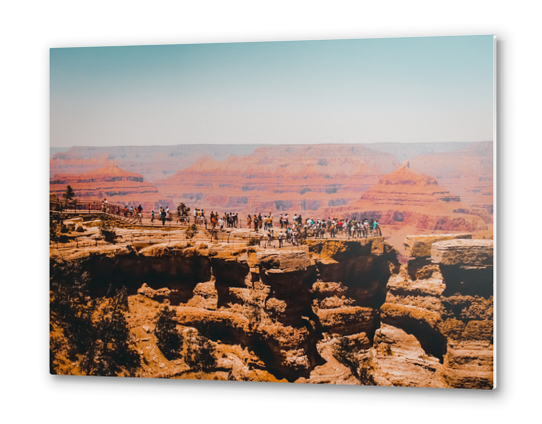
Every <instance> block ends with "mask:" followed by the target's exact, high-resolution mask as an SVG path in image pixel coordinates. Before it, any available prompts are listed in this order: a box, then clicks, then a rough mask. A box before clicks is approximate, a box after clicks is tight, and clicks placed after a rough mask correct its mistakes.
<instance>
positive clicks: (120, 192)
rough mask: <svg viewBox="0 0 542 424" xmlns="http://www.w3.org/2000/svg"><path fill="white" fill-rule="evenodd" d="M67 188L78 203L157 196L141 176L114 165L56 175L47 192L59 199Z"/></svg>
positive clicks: (124, 200) (132, 199)
mask: <svg viewBox="0 0 542 424" xmlns="http://www.w3.org/2000/svg"><path fill="white" fill-rule="evenodd" d="M67 185H70V186H71V187H72V189H73V190H74V192H75V194H76V197H77V198H78V199H81V200H84V199H85V198H92V199H100V198H104V197H107V198H108V199H109V200H110V201H111V203H115V202H120V203H124V202H133V201H134V199H138V198H140V199H141V197H147V198H148V197H149V195H156V194H157V193H158V190H157V188H156V186H155V185H154V184H151V183H148V182H147V181H145V179H144V178H143V175H141V174H138V173H135V172H128V171H124V170H123V169H121V168H119V167H118V166H116V165H108V166H104V167H102V168H98V169H95V170H92V171H88V172H82V173H77V174H71V173H59V174H55V175H54V176H53V178H52V179H51V181H50V192H51V193H52V194H56V195H58V196H62V194H63V193H64V191H65V190H66V186H67Z"/></svg>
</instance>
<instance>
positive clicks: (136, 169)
mask: <svg viewBox="0 0 542 424" xmlns="http://www.w3.org/2000/svg"><path fill="white" fill-rule="evenodd" d="M493 52H494V39H493V37H492V36H465V37H428V38H398V39H367V40H325V41H295V42H276V43H231V44H201V45H169V46H131V47H95V48H70V49H51V149H50V152H51V154H50V158H49V163H50V176H49V178H50V180H49V187H50V249H49V252H50V253H49V260H50V281H49V284H50V372H51V373H52V374H56V375H88V376H117V377H149V378H171V379H206V380H224V381H246V382H284V383H287V382H289V383H306V384H311V383H312V384H342V385H365V386H396V387H426V388H462V389H493V388H494V387H495V366H494V358H495V342H494V339H495V313H494V298H495V266H494V229H495V218H494V217H495V216H496V213H495V210H494V190H495V177H494V176H495V169H494V164H495V163H496V162H495V153H496V152H495V142H494V139H495V135H494V116H493V109H494V94H493V93H494V90H493V88H494V77H493V76H494V65H493V63H494V54H493Z"/></svg>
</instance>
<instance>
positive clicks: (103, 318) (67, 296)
mask: <svg viewBox="0 0 542 424" xmlns="http://www.w3.org/2000/svg"><path fill="white" fill-rule="evenodd" d="M89 282H90V279H89V276H88V274H87V273H85V272H82V271H81V269H80V267H79V266H78V265H77V264H73V263H65V262H61V263H57V264H55V265H54V266H52V267H51V280H50V314H51V315H50V325H51V330H55V331H54V332H53V331H52V333H51V344H50V354H51V358H50V366H51V373H52V374H56V373H60V374H86V375H104V376H106V375H121V374H123V375H132V374H133V372H134V371H135V369H136V368H137V367H138V366H139V365H140V359H139V355H138V354H137V352H136V351H135V350H134V349H133V345H132V340H131V337H130V332H129V329H128V324H127V322H126V319H125V316H124V313H125V312H126V310H127V308H128V301H127V293H126V290H125V289H124V290H120V291H117V292H116V293H112V296H111V297H104V298H92V297H91V295H90V291H89ZM66 363H69V364H70V367H69V368H66V367H64V366H62V365H63V364H66Z"/></svg>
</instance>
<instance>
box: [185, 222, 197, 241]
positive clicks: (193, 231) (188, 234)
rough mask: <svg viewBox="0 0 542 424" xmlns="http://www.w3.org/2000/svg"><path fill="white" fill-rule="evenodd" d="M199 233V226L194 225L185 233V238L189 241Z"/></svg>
mask: <svg viewBox="0 0 542 424" xmlns="http://www.w3.org/2000/svg"><path fill="white" fill-rule="evenodd" d="M197 232H198V226H197V225H196V224H192V225H190V226H189V227H188V229H187V230H186V231H185V237H186V238H187V239H191V238H194V236H195V235H196V233H197Z"/></svg>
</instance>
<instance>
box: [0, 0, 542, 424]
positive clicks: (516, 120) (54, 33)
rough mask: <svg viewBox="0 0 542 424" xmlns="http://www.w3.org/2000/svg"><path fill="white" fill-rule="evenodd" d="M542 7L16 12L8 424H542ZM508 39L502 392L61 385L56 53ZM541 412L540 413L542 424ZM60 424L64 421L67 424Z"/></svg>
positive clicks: (5, 30)
mask: <svg viewBox="0 0 542 424" xmlns="http://www.w3.org/2000/svg"><path fill="white" fill-rule="evenodd" d="M536 4H537V3H536V2H534V1H515V2H498V1H494V0H493V1H475V0H466V1H465V0H455V1H453V2H439V1H431V0H429V1H423V0H411V1H404V0H397V1H395V0H388V1H380V2H378V1H372V2H355V1H344V2H343V1H334V2H323V1H299V2H295V1H273V2H266V4H264V3H263V2H255V1H218V0H216V1H199V2H196V1H191V2H188V1H167V2H161V1H154V2H150V1H136V0H132V1H116V2H113V1H102V0H95V1H93V2H85V3H83V2H73V1H35V2H23V1H19V2H15V1H11V2H3V3H2V6H0V31H1V37H0V46H1V49H0V107H1V110H0V112H1V114H0V117H1V119H0V141H1V142H2V147H3V149H2V152H1V153H0V160H1V167H0V170H1V172H2V180H1V181H2V183H3V192H2V195H3V196H2V198H3V202H2V215H1V216H2V224H3V225H2V226H0V238H2V242H1V243H0V246H1V249H2V255H1V258H2V267H1V269H2V279H1V282H0V284H1V286H0V287H1V289H0V294H1V307H0V314H1V321H0V323H1V326H0V329H1V331H0V340H1V342H0V355H1V362H0V365H1V367H2V372H1V374H0V375H1V381H2V384H1V387H2V395H1V397H0V399H1V402H0V404H1V408H0V417H1V420H2V421H3V422H8V423H9V422H32V421H38V422H49V421H50V422H60V423H63V422H82V423H87V422H101V423H104V422H124V421H128V420H129V421H132V422H153V421H156V420H160V421H162V422H166V421H165V420H171V421H170V422H188V421H189V420H191V421H192V420H194V421H195V420H198V421H199V422H208V421H211V420H220V421H221V422H235V423H238V422H303V423H311V422H313V421H317V422H321V421H329V422H331V421H335V422H362V421H367V420H370V421H371V422H384V423H388V422H389V423H393V422H401V423H403V422H407V423H410V422H416V423H417V422H432V423H434V422H439V423H440V422H443V423H452V422H482V421H484V422H497V421H499V422H500V420H501V419H506V420H507V421H509V420H510V419H516V420H521V419H522V417H523V418H524V419H525V420H529V421H536V420H537V419H539V414H537V411H538V396H536V395H537V394H539V393H538V390H537V389H538V384H539V381H540V377H541V376H540V358H539V356H538V353H539V352H538V347H539V346H540V339H541V336H540V335H539V333H540V331H539V329H540V324H539V320H538V319H537V318H538V314H537V312H538V310H539V309H540V305H539V301H540V298H541V296H540V276H539V274H540V271H539V258H540V247H539V246H538V244H537V241H538V239H539V238H540V229H539V228H540V225H539V223H538V221H539V219H538V210H537V205H538V204H539V197H540V188H539V187H540V186H539V184H540V182H541V181H540V176H539V172H540V170H539V168H540V165H539V163H540V143H541V139H540V131H539V115H540V109H541V108H540V97H541V94H542V92H541V82H540V78H539V76H540V73H541V72H540V71H541V69H540V50H541V49H540V44H539V38H540V35H539V27H540V10H539V6H537V5H536ZM466 34H496V35H497V36H498V39H499V44H498V52H499V63H498V67H499V68H498V69H499V81H498V82H499V84H498V89H499V110H498V116H499V126H498V129H499V142H498V155H499V156H498V157H499V163H498V171H499V178H498V185H499V201H498V213H499V258H498V272H499V280H498V286H499V288H498V290H499V299H498V337H499V338H498V352H499V364H498V385H499V387H498V389H497V390H494V391H492V392H485V391H462V390H457V391H450V390H427V389H399V388H367V387H329V386H325V387H323V386H305V385H284V384H275V385H272V384H256V383H251V384H246V383H210V382H198V381H168V380H164V381H161V380H135V379H106V378H75V377H73V378H58V377H57V378H53V377H51V376H49V375H48V256H47V255H48V251H47V244H48V241H47V240H48V230H47V225H48V220H47V213H46V207H47V201H48V49H49V48H50V47H64V46H95V45H130V44H160V43H194V42H228V41H269V40H294V39H329V38H364V37H391V36H428V35H466ZM528 413H533V414H534V415H531V417H530V419H528V418H527V414H528ZM53 420H54V421H53Z"/></svg>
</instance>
